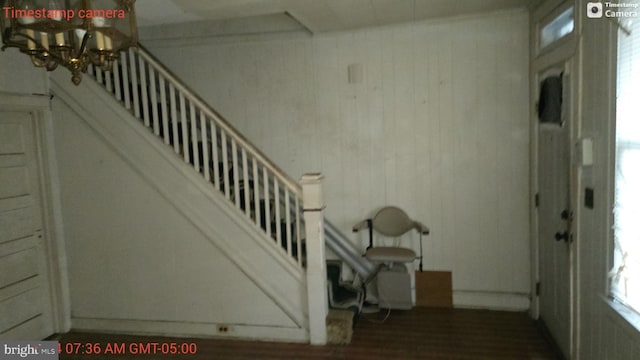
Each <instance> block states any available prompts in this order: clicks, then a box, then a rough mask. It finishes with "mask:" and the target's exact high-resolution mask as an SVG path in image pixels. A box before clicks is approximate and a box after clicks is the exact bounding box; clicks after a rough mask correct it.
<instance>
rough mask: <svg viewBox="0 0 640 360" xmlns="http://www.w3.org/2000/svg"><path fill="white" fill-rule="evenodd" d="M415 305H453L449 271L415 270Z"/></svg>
mask: <svg viewBox="0 0 640 360" xmlns="http://www.w3.org/2000/svg"><path fill="white" fill-rule="evenodd" d="M416 306H427V307H448V308H450V307H453V290H452V285H451V271H422V272H420V271H416Z"/></svg>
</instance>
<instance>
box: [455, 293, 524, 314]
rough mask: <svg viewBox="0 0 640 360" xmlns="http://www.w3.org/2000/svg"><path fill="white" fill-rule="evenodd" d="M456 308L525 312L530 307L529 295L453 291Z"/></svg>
mask: <svg viewBox="0 0 640 360" xmlns="http://www.w3.org/2000/svg"><path fill="white" fill-rule="evenodd" d="M453 306H454V307H456V308H469V309H488V310H508V311H527V310H529V307H530V306H531V300H530V296H529V294H518V293H506V292H497V291H495V292H494V291H473V290H454V291H453Z"/></svg>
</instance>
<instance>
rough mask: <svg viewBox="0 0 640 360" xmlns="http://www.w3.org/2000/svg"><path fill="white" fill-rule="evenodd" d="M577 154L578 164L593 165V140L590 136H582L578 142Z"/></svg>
mask: <svg viewBox="0 0 640 360" xmlns="http://www.w3.org/2000/svg"><path fill="white" fill-rule="evenodd" d="M578 155H579V156H580V165H582V166H591V165H593V140H592V139H591V138H582V139H580V142H579V143H578Z"/></svg>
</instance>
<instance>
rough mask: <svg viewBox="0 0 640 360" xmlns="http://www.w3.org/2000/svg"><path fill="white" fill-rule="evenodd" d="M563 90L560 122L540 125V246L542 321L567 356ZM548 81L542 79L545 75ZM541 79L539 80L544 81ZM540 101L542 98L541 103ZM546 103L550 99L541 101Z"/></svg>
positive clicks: (567, 173)
mask: <svg viewBox="0 0 640 360" xmlns="http://www.w3.org/2000/svg"><path fill="white" fill-rule="evenodd" d="M550 76H559V78H560V80H561V81H560V83H562V85H563V86H562V90H561V91H560V92H559V93H558V92H553V93H554V96H556V95H559V96H562V106H561V112H560V113H561V115H560V121H559V122H558V123H539V126H538V196H539V198H538V246H539V249H538V251H539V259H540V260H539V285H540V287H539V306H540V318H541V319H542V321H543V322H544V324H545V325H546V327H547V328H548V330H549V332H550V333H551V335H552V336H553V338H554V340H555V341H556V343H557V345H558V346H559V347H560V350H561V351H562V352H563V354H564V356H565V357H566V358H569V356H570V352H571V351H570V347H571V321H572V319H571V278H572V276H571V271H572V270H571V261H570V256H571V242H572V236H571V226H572V224H571V221H572V211H571V208H570V204H571V201H570V186H571V167H570V166H571V162H570V121H569V120H570V119H571V116H570V114H569V113H568V112H569V111H570V106H569V102H570V101H569V100H570V95H571V94H570V92H569V91H568V89H569V88H570V83H569V77H568V76H567V75H563V74H558V75H550ZM545 78H546V77H545ZM545 78H541V80H544V79H545ZM542 101H543V100H540V102H542ZM544 101H546V102H547V103H548V102H549V99H546V100H544Z"/></svg>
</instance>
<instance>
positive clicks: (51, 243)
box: [0, 92, 71, 333]
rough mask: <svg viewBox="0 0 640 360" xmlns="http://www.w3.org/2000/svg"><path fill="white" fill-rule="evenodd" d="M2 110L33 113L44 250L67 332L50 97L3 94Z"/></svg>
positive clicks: (57, 314) (59, 327) (56, 318)
mask: <svg viewBox="0 0 640 360" xmlns="http://www.w3.org/2000/svg"><path fill="white" fill-rule="evenodd" d="M0 108H1V109H6V110H17V111H25V112H31V113H32V114H33V124H34V126H33V128H34V132H35V134H34V135H35V146H36V161H37V162H38V164H37V168H38V172H39V179H40V189H39V192H40V198H41V201H42V226H43V232H44V238H45V239H46V240H47V241H46V242H45V244H44V249H45V253H46V255H45V256H46V259H47V264H46V266H47V270H48V273H49V274H48V275H49V284H48V286H49V291H50V294H51V307H52V308H51V315H52V321H53V330H54V331H55V332H59V333H62V332H67V331H69V329H70V327H71V300H70V296H69V282H68V276H67V275H68V274H67V261H66V254H65V246H64V232H63V225H62V224H63V222H62V212H61V207H60V205H61V203H60V194H59V189H60V186H59V179H58V168H57V163H56V159H55V151H54V147H53V129H52V123H51V121H52V117H51V111H50V96H49V95H21V94H12V93H6V92H0Z"/></svg>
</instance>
